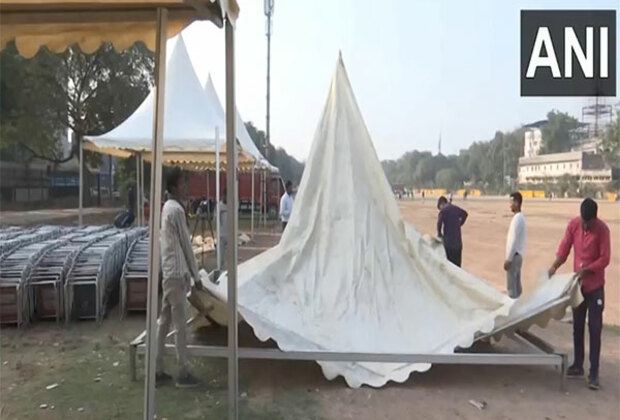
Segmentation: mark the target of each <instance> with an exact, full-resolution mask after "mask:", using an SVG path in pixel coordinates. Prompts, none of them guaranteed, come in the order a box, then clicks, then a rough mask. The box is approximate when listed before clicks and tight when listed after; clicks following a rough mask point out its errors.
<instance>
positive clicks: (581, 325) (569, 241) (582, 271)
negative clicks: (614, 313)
mask: <svg viewBox="0 0 620 420" xmlns="http://www.w3.org/2000/svg"><path fill="white" fill-rule="evenodd" d="M597 212H598V206H597V204H596V202H595V201H594V200H592V199H591V198H586V199H585V200H583V202H582V203H581V216H580V217H576V218H574V219H572V220H571V221H570V222H569V223H568V226H567V227H566V232H565V233H564V238H563V239H562V242H560V246H559V247H558V251H557V253H556V260H555V262H554V263H553V265H552V266H551V268H550V269H549V276H552V275H554V274H555V272H556V270H557V269H558V267H560V266H561V265H562V264H564V262H565V261H566V259H567V258H568V255H569V254H570V250H571V248H573V249H574V260H575V262H574V264H573V270H574V271H575V277H576V278H577V279H578V280H579V284H580V285H581V292H582V294H583V297H584V301H583V302H582V303H581V305H579V306H578V307H576V308H573V343H574V347H575V359H574V361H573V364H572V366H570V367H569V368H568V371H567V375H568V376H569V377H581V376H583V374H584V373H583V359H584V355H583V354H584V349H583V336H584V330H585V322H586V313H587V314H588V329H589V331H590V375H589V376H588V387H589V388H590V389H594V390H597V389H599V381H598V367H599V358H600V354H601V330H602V328H603V309H604V307H605V292H604V286H605V267H607V266H608V265H609V257H610V252H611V250H610V248H611V245H610V239H609V228H608V227H607V225H606V224H605V223H604V222H603V221H602V220H600V219H598V218H597Z"/></svg>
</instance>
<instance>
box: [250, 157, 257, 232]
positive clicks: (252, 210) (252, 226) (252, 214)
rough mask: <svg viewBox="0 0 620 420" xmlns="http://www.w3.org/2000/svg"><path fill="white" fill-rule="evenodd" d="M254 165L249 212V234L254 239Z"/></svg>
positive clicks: (253, 167) (253, 166)
mask: <svg viewBox="0 0 620 420" xmlns="http://www.w3.org/2000/svg"><path fill="white" fill-rule="evenodd" d="M255 166H256V165H252V209H251V210H250V232H251V234H252V237H254V169H255Z"/></svg>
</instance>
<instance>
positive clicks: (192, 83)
mask: <svg viewBox="0 0 620 420" xmlns="http://www.w3.org/2000/svg"><path fill="white" fill-rule="evenodd" d="M169 43H172V53H171V54H170V57H169V59H168V62H167V73H168V74H167V77H166V92H167V95H166V103H165V113H164V164H167V165H181V166H184V167H186V168H188V169H215V166H216V155H217V153H216V149H217V146H218V144H217V143H218V142H219V150H223V149H224V148H225V138H226V137H225V136H226V125H225V121H226V120H225V115H224V111H223V109H222V105H221V104H220V103H219V100H218V99H217V97H216V98H215V99H216V100H213V99H212V98H208V97H207V96H206V95H205V94H204V92H203V89H202V85H201V84H200V81H199V80H198V76H197V75H196V72H195V70H194V67H193V65H192V62H191V60H190V58H189V54H188V52H187V48H186V46H185V42H184V41H183V37H182V35H179V36H178V37H177V38H176V39H172V40H170V41H169ZM155 95H156V92H155V90H153V91H151V92H150V93H149V95H148V96H147V97H146V99H144V101H143V102H142V104H140V106H139V107H138V109H137V110H136V111H135V112H134V113H133V114H131V115H130V116H129V117H128V118H127V119H126V120H125V121H123V122H122V123H121V124H120V125H119V126H118V127H116V128H114V129H113V130H111V131H109V132H107V133H105V134H102V135H100V136H88V137H86V138H85V142H84V148H85V149H87V150H92V151H97V152H101V153H106V154H111V155H115V156H120V157H128V156H131V155H132V154H140V155H141V156H142V157H143V158H144V159H145V160H147V161H150V160H151V153H150V148H151V141H152V136H153V108H154V103H155ZM221 158H222V165H223V166H224V167H225V165H226V157H225V156H224V155H223V154H222V155H221ZM253 161H254V158H253V156H252V155H251V154H250V153H248V152H245V151H243V149H242V150H240V156H239V166H240V167H241V168H244V169H249V168H250V167H251V165H252V164H253Z"/></svg>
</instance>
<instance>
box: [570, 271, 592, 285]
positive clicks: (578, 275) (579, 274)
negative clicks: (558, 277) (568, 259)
mask: <svg viewBox="0 0 620 420" xmlns="http://www.w3.org/2000/svg"><path fill="white" fill-rule="evenodd" d="M590 272H591V271H590V270H588V269H587V268H584V269H583V270H579V271H577V272H576V273H575V275H574V276H573V278H574V279H575V280H577V281H578V282H579V284H581V282H582V281H583V276H585V275H586V274H588V273H590Z"/></svg>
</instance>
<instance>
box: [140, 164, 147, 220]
mask: <svg viewBox="0 0 620 420" xmlns="http://www.w3.org/2000/svg"><path fill="white" fill-rule="evenodd" d="M144 225H146V216H145V214H144V157H143V156H142V155H140V226H144Z"/></svg>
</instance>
